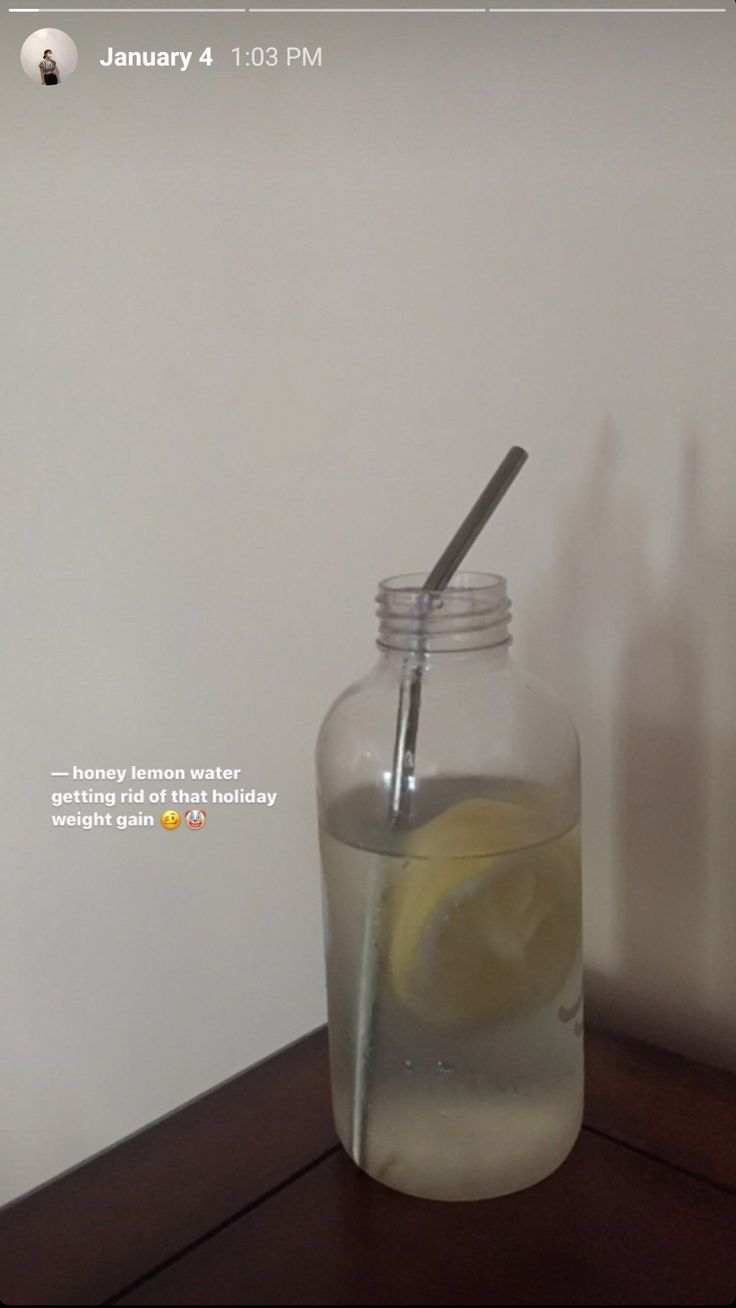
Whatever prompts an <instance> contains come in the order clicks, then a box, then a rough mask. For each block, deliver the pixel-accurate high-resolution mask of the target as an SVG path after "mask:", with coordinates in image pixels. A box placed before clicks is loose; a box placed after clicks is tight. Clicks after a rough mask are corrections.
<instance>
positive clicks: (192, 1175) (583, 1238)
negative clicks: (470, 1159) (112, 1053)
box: [0, 1030, 736, 1306]
mask: <svg viewBox="0 0 736 1308" xmlns="http://www.w3.org/2000/svg"><path fill="white" fill-rule="evenodd" d="M587 1076H588V1086H587V1110H586V1119H585V1128H584V1130H583V1132H582V1134H581V1137H580V1140H579V1142H578V1144H577V1145H576V1147H575V1149H574V1150H573V1153H572V1154H571V1156H570V1158H569V1159H568V1160H567V1161H566V1162H565V1163H564V1165H563V1166H562V1167H561V1168H560V1169H559V1171H557V1172H556V1173H555V1174H554V1176H552V1177H550V1178H549V1180H547V1181H544V1182H543V1183H542V1184H541V1185H538V1186H534V1187H533V1188H532V1189H530V1190H526V1191H524V1192H522V1193H520V1194H516V1195H510V1196H509V1197H508V1198H504V1199H495V1200H489V1201H487V1202H484V1203H473V1204H438V1203H429V1202H426V1201H419V1200H413V1199H409V1198H406V1197H404V1196H402V1195H399V1194H395V1193H393V1192H392V1191H390V1190H387V1189H385V1188H384V1187H382V1186H380V1185H377V1184H376V1183H375V1182H373V1181H370V1180H369V1179H368V1178H367V1177H365V1176H363V1175H362V1174H361V1173H360V1172H358V1171H357V1170H356V1168H354V1167H353V1165H352V1164H351V1163H350V1162H349V1161H348V1159H347V1157H346V1156H345V1154H344V1153H343V1152H342V1150H341V1149H340V1147H339V1146H338V1144H337V1141H336V1139H335V1135H334V1132H333V1127H332V1120H331V1116H330V1105H329V1090H328V1076H327V1055H326V1040H325V1034H324V1031H322V1030H320V1031H316V1032H314V1033H312V1034H311V1035H309V1036H307V1037H305V1039H303V1040H301V1041H299V1042H298V1043H297V1044H295V1045H292V1046H290V1047H289V1048H288V1049H285V1050H283V1051H282V1052H281V1053H279V1054H276V1055H275V1056H274V1057H273V1058H270V1059H268V1060H267V1061H266V1062H264V1063H261V1064H259V1065H258V1066H257V1067H254V1068H251V1069H250V1071H247V1072H245V1073H243V1075H242V1076H240V1077H238V1078H236V1079H235V1080H233V1081H230V1082H228V1083H227V1084H226V1085H224V1086H221V1087H220V1088H219V1089H217V1090H214V1091H213V1092H212V1093H211V1094H208V1095H206V1096H205V1097H204V1098H202V1099H199V1100H197V1101H196V1102H195V1103H193V1104H190V1105H189V1106H188V1107H186V1108H183V1109H181V1110H180V1111H179V1112H177V1113H174V1114H173V1115H172V1116H170V1117H168V1118H166V1119H165V1120H164V1121H163V1122H160V1123H158V1124H157V1125H155V1126H152V1127H150V1128H149V1129H148V1130H146V1131H144V1132H142V1133H141V1134H139V1135H137V1136H135V1137H134V1138H132V1139H130V1140H128V1141H126V1142H125V1143H124V1144H122V1145H119V1146H117V1147H116V1148H114V1149H111V1150H109V1151H108V1152H106V1153H105V1154H102V1155H100V1156H99V1157H97V1158H95V1159H94V1160H93V1161H92V1162H89V1163H87V1164H85V1165H84V1166H82V1167H80V1168H77V1169H76V1170H75V1171H73V1172H71V1173H68V1174H67V1175H66V1176H64V1177H62V1178H61V1179H60V1180H58V1181H55V1182H52V1183H51V1184H49V1185H48V1186H45V1187H44V1188H43V1189H42V1190H39V1191H37V1192H36V1193H35V1194H32V1195H31V1196H29V1197H28V1198H26V1199H23V1200H21V1201H19V1202H17V1203H15V1204H12V1205H10V1206H9V1207H7V1208H5V1209H4V1210H3V1211H2V1212H0V1298H2V1301H3V1302H4V1303H7V1304H96V1303H115V1304H125V1305H131V1306H132V1305H134V1304H212V1303H222V1304H394V1303H395V1304H464V1303H467V1304H673V1305H674V1304H726V1303H731V1302H732V1301H733V1299H734V1295H735V1294H736V1077H734V1076H731V1075H729V1074H728V1073H725V1072H721V1071H717V1070H715V1069H713V1068H709V1067H704V1066H701V1065H700V1064H697V1063H692V1062H689V1061H688V1060H686V1059H683V1058H679V1057H677V1056H676V1055H674V1054H670V1053H666V1052H664V1051H663V1050H658V1049H654V1048H652V1047H650V1046H647V1045H642V1044H639V1043H637V1042H634V1041H631V1040H623V1039H620V1038H617V1037H614V1036H611V1035H606V1034H603V1033H600V1032H590V1033H589V1034H588V1037H587Z"/></svg>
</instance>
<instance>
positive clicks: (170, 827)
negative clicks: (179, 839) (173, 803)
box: [161, 808, 181, 831]
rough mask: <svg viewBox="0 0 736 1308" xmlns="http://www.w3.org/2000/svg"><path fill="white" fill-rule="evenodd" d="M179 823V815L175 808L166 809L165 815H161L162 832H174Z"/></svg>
mask: <svg viewBox="0 0 736 1308" xmlns="http://www.w3.org/2000/svg"><path fill="white" fill-rule="evenodd" d="M180 822H181V813H177V811H176V809H175V808H167V810H166V812H165V813H162V814H161V826H162V827H163V829H164V831H176V828H177V827H178V825H179V823H180Z"/></svg>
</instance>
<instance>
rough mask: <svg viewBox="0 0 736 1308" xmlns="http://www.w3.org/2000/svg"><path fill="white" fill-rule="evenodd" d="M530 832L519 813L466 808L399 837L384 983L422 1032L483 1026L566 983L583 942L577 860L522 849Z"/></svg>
mask: <svg viewBox="0 0 736 1308" xmlns="http://www.w3.org/2000/svg"><path fill="white" fill-rule="evenodd" d="M531 821H532V819H531V818H530V810H529V809H528V808H526V809H525V808H524V806H522V805H520V804H508V803H503V802H501V801H498V800H488V799H473V800H465V801H463V802H461V803H459V804H455V805H453V806H452V807H451V808H449V809H447V810H446V811H445V812H444V813H441V814H440V815H439V817H436V818H433V819H432V821H431V822H428V823H426V824H425V825H424V826H423V827H420V828H419V829H418V830H416V831H413V832H411V833H410V834H409V836H408V837H407V841H406V846H405V852H406V859H405V861H404V862H403V864H402V865H401V868H400V870H399V872H398V875H397V878H396V880H395V882H394V884H393V885H392V886H391V888H390V889H389V891H388V897H387V903H386V907H387V909H388V915H387V916H388V928H389V946H388V958H389V972H390V977H391V981H392V984H393V989H394V992H395V994H396V995H397V996H398V998H399V999H400V1000H401V1002H402V1003H403V1004H404V1005H405V1006H406V1007H407V1008H409V1009H410V1010H411V1011H412V1012H414V1013H416V1014H417V1015H418V1016H420V1017H422V1018H423V1019H425V1020H426V1021H429V1022H432V1023H434V1024H436V1025H439V1026H443V1027H450V1028H453V1029H457V1030H467V1029H469V1028H478V1027H483V1026H491V1025H493V1024H495V1023H496V1022H500V1021H504V1020H507V1019H509V1018H512V1017H515V1016H517V1015H519V1014H521V1013H524V1012H528V1011H533V1010H534V1009H535V1008H538V1007H539V1006H541V1005H543V1004H544V1003H546V1002H547V1001H548V1000H549V999H551V998H553V997H554V995H555V994H556V993H557V991H558V990H559V989H560V987H561V986H562V984H563V982H564V981H565V978H566V977H567V975H568V973H569V971H570V967H571V965H572V963H573V960H574V958H575V955H576V952H577V948H578V941H579V932H580V885H579V863H578V858H577V850H576V847H575V844H574V843H573V842H572V841H571V840H569V839H562V840H556V841H552V842H547V843H546V844H537V845H533V844H531V839H533V835H532V836H531V839H530V832H531ZM524 846H526V847H524Z"/></svg>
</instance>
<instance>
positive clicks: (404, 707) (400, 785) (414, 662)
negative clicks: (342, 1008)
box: [352, 445, 529, 1166]
mask: <svg viewBox="0 0 736 1308" xmlns="http://www.w3.org/2000/svg"><path fill="white" fill-rule="evenodd" d="M528 457H529V456H528V454H527V453H526V450H522V449H521V448H520V447H519V446H518V445H514V446H512V448H511V449H510V450H509V452H508V454H507V455H506V457H505V458H504V459H503V461H502V462H501V463H500V464H499V466H498V468H497V469H496V471H495V472H494V474H493V476H492V477H491V480H490V481H489V483H488V485H487V486H486V488H485V490H484V491H483V493H482V495H480V496H479V497H478V499H477V500H476V502H475V504H474V505H473V507H472V509H471V510H470V513H469V514H468V516H467V517H466V518H465V520H464V521H463V522H462V523H461V525H460V526H459V527H458V529H457V531H456V532H455V535H454V536H453V538H452V540H451V541H450V543H449V545H448V546H447V548H446V549H445V550H444V552H443V553H442V554H441V555H440V557H439V558H438V560H437V562H436V563H435V565H434V567H433V568H432V571H431V572H430V574H429V576H428V577H427V580H426V581H425V583H424V585H423V587H422V592H423V593H425V594H426V595H427V596H431V595H433V594H434V593H436V592H437V591H441V590H444V589H445V587H446V586H447V584H448V582H449V581H450V580H451V578H452V577H453V576H454V574H455V572H456V571H457V569H458V568H459V566H460V564H461V563H462V561H463V559H464V558H465V555H466V554H467V553H468V550H469V549H470V547H471V545H472V544H473V541H474V540H475V539H476V537H477V536H478V535H479V534H480V532H481V531H482V530H483V528H484V526H485V525H486V523H487V521H488V519H489V518H490V516H491V514H492V513H493V510H494V509H495V508H496V506H497V505H498V504H500V502H501V500H502V499H503V497H504V495H505V494H506V491H507V490H508V489H509V486H510V485H511V483H512V481H513V480H514V478H515V477H516V475H517V473H518V472H520V470H521V468H522V466H523V464H524V463H526V460H527V458H528ZM429 609H430V601H429V600H428V602H427V609H426V610H425V611H429ZM425 643H426V642H425V637H424V633H422V632H420V637H419V639H418V641H417V649H416V650H415V651H413V652H412V654H411V655H410V656H409V657H408V658H407V660H406V663H405V666H404V673H403V678H402V683H401V691H400V694H399V710H398V716H397V719H396V739H395V741H394V754H393V767H392V771H391V790H390V809H389V822H390V825H391V826H392V827H393V828H394V829H395V828H398V827H401V826H403V825H404V824H405V823H406V821H407V820H408V817H409V809H410V802H411V793H412V787H413V779H414V773H415V766H416V749H417V733H418V730H419V706H420V702H421V695H422V668H423V665H424V662H425ZM382 880H383V879H382V877H381V876H380V874H379V872H378V870H376V872H375V873H374V880H373V886H372V888H371V889H370V890H369V892H368V909H367V911H366V921H365V930H364V933H363V952H362V958H361V970H360V983H359V993H358V1007H357V1022H356V1032H355V1083H354V1087H353V1114H352V1149H353V1157H354V1158H355V1161H356V1163H358V1165H359V1166H364V1165H365V1154H366V1134H367V1118H368V1112H367V1085H366V1082H367V1072H368V1057H369V1052H370V1043H371V1035H372V1028H373V1007H374V1003H375V994H376V969H377V967H378V963H379V958H378V954H377V951H376V940H375V936H374V932H375V931H376V929H377V913H378V909H379V905H380V901H381V895H382V891H383V885H382Z"/></svg>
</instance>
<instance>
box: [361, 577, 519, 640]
mask: <svg viewBox="0 0 736 1308" xmlns="http://www.w3.org/2000/svg"><path fill="white" fill-rule="evenodd" d="M422 584H423V576H422V574H420V573H408V574H406V575H405V576H400V577H389V578H388V580H386V581H382V582H380V583H379V586H378V595H377V596H376V601H377V609H376V611H377V614H378V641H377V643H378V647H379V649H382V650H385V651H392V650H398V651H401V652H403V653H413V654H453V653H465V652H467V651H470V650H487V649H497V648H498V649H499V652H500V649H501V647H504V646H508V645H510V644H511V636H510V635H509V622H510V611H511V602H510V600H509V598H508V595H507V594H506V580H505V578H504V577H496V576H494V575H493V574H492V573H483V572H458V573H457V574H456V575H455V577H454V578H453V580H452V584H451V585H450V586H448V587H447V588H446V589H445V590H438V591H425V590H422Z"/></svg>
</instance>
